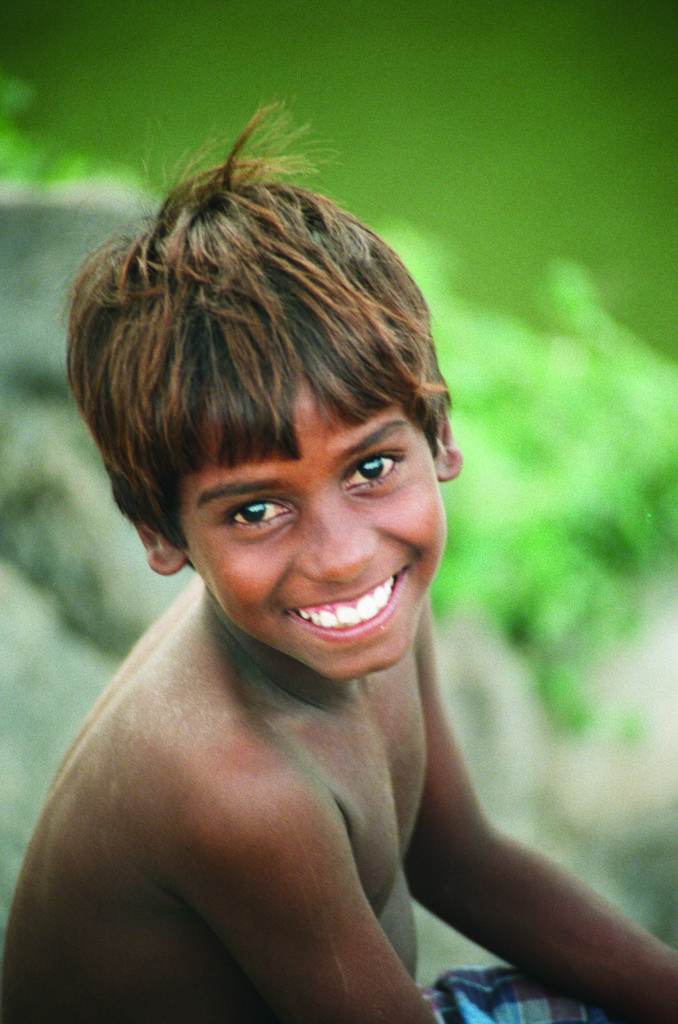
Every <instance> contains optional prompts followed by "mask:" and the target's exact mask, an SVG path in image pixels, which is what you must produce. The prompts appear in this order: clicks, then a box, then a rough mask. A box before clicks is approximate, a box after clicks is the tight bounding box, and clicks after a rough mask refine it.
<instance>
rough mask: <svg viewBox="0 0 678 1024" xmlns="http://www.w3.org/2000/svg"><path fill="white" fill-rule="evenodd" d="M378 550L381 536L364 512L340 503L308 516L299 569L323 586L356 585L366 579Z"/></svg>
mask: <svg viewBox="0 0 678 1024" xmlns="http://www.w3.org/2000/svg"><path fill="white" fill-rule="evenodd" d="M376 550H377V534H376V531H375V529H374V526H373V524H371V523H370V521H369V519H368V518H367V517H366V516H365V514H364V512H362V514H361V510H360V509H355V508H352V507H351V504H350V502H336V503H332V504H330V505H325V506H324V507H323V508H321V509H316V510H314V512H313V513H312V514H309V515H308V516H307V522H306V527H305V529H304V530H303V531H302V533H301V538H300V545H299V550H298V556H297V568H298V569H299V570H300V571H301V572H302V573H303V574H304V575H305V576H306V577H307V578H308V579H310V580H313V581H316V582H319V583H320V582H322V583H344V584H347V583H352V582H353V581H355V580H359V579H360V577H361V576H362V575H363V573H364V572H365V570H366V569H367V567H368V566H369V564H370V562H371V561H372V559H373V557H374V555H375V553H376Z"/></svg>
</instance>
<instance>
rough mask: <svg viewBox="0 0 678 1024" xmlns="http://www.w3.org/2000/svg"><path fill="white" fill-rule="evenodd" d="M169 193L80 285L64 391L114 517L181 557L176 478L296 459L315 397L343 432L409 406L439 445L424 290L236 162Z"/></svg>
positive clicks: (360, 233) (262, 161)
mask: <svg viewBox="0 0 678 1024" xmlns="http://www.w3.org/2000/svg"><path fill="white" fill-rule="evenodd" d="M267 120H268V121H269V122H270V110H263V111H260V112H259V114H257V115H256V116H255V117H254V118H253V119H252V120H251V121H250V123H249V124H248V125H247V127H246V128H245V130H244V131H243V133H242V134H241V135H240V137H239V138H238V140H237V141H236V143H235V145H234V146H233V148H232V150H231V152H230V154H229V156H228V158H227V159H226V161H225V162H223V163H220V164H219V165H218V166H216V167H213V168H211V169H209V170H205V171H201V172H199V173H197V174H194V175H192V176H190V177H188V178H187V179H186V180H184V181H182V182H181V183H180V184H179V185H177V186H176V187H175V188H174V189H173V190H172V191H171V193H170V195H169V196H168V198H167V200H166V201H165V203H164V204H163V206H162V207H161V208H160V210H159V212H158V213H157V215H156V216H154V217H152V218H150V219H149V220H148V221H147V222H146V223H145V224H144V225H143V227H142V229H141V230H140V231H139V232H138V233H137V234H135V235H134V236H133V237H129V236H128V237H116V238H114V239H112V240H110V241H108V242H107V243H105V244H104V245H102V246H101V247H100V248H99V249H97V250H96V251H95V252H93V253H92V254H90V255H89V257H88V258H87V259H86V260H85V262H84V264H83V266H82V268H81V269H80V272H79V274H78V276H77V278H76V280H75V282H74V284H73V287H72V296H71V308H70V318H69V337H68V375H69V382H70V385H71V388H72V390H73V393H74V395H75V399H76V401H77V404H78V407H79V409H80V412H81V414H82V416H83V418H84V419H85V421H86V423H87V424H88V426H89V428H90V430H91V432H92V435H93V436H94V439H95V441H96V443H97V445H98V447H99V449H100V451H101V454H102V457H103V460H104V464H105V466H106V469H107V471H108V474H109V477H110V479H111V484H112V489H113V496H114V498H115V500H116V502H117V504H118V506H119V508H120V509H121V511H122V512H123V513H124V514H125V515H126V516H127V517H128V518H129V519H131V520H132V522H135V523H143V524H145V525H147V526H150V527H151V528H153V529H155V530H158V531H159V532H160V533H161V534H162V535H163V536H165V537H166V538H167V539H168V540H169V541H171V542H172V543H174V544H176V545H177V546H183V542H184V540H183V535H182V531H181V524H180V519H179V511H180V510H179V481H180V479H181V477H182V476H183V475H185V474H186V473H189V472H191V471H193V470H196V469H198V468H199V467H200V466H202V465H204V464H206V463H207V462H209V461H219V462H223V463H225V464H227V465H229V466H233V465H237V464H238V463H241V462H243V461H246V460H258V459H263V458H266V457H268V456H271V455H278V456H281V457H283V458H291V459H294V458H297V457H298V454H299V453H298V448H297V441H296V438H295V433H294V428H293V413H294V401H295V397H296V395H297V394H298V391H299V388H300V386H301V385H305V386H307V387H308V388H309V389H310V391H311V393H312V394H313V395H314V397H315V399H316V400H317V401H318V403H319V404H320V405H321V406H322V407H325V408H327V409H328V410H329V411H331V412H332V413H334V414H335V415H337V416H338V417H339V418H340V419H341V420H343V421H345V422H347V423H351V424H353V423H359V422H362V421H364V420H366V419H368V418H369V417H370V416H372V415H374V413H375V412H376V411H378V410H380V409H383V408H385V407H387V406H390V405H398V406H400V407H401V408H402V409H403V410H404V412H405V413H406V415H407V416H408V417H409V418H410V419H411V420H412V421H413V422H415V423H416V424H418V425H419V426H420V427H421V429H422V430H423V432H424V434H425V435H426V438H427V440H428V442H429V444H430V445H431V447H432V449H433V448H434V447H435V440H436V434H437V430H438V427H439V424H440V421H441V417H442V416H444V413H445V410H446V406H447V404H448V402H449V398H448V393H447V389H446V387H445V384H444V382H443V380H442V377H441V375H440V371H439V369H438V365H437V362H436V358H435V353H434V349H433V343H432V341H431V336H430V325H429V315H428V309H427V307H426V303H425V302H424V300H423V298H422V296H421V293H420V292H419V289H418V288H417V286H416V285H415V283H414V281H413V280H412V278H411V277H410V275H409V273H408V272H407V270H406V269H405V267H404V266H403V264H402V263H401V261H400V259H399V258H398V257H397V256H396V254H395V253H394V252H393V251H392V250H391V249H390V248H389V246H387V245H386V244H385V242H383V241H382V240H381V239H380V238H379V237H378V236H377V235H376V234H374V232H373V231H371V230H370V229H369V228H368V227H366V226H365V225H364V224H362V223H361V222H360V221H359V220H357V219H356V218H355V217H353V216H351V214H349V213H346V212H345V211H344V210H342V209H340V208H339V207H338V206H336V205H335V204H334V203H333V202H332V201H330V200H329V199H327V198H326V197H324V196H322V195H319V194H317V193H315V192H312V191H308V190H307V189H305V188H300V187H298V186H295V185H291V184H289V183H287V182H286V181H285V180H284V176H285V173H286V172H288V171H289V164H288V163H286V161H285V159H284V158H278V159H269V158H266V157H264V156H249V157H246V156H245V155H243V151H244V150H245V146H246V143H248V142H250V140H251V139H252V136H253V135H257V134H260V131H261V127H262V125H263V124H265V123H266V121H267Z"/></svg>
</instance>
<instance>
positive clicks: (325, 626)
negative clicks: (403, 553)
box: [290, 570, 404, 635]
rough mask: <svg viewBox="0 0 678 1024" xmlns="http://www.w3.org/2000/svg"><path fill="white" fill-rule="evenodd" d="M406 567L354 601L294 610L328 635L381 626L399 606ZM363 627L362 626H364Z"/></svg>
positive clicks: (297, 616)
mask: <svg viewBox="0 0 678 1024" xmlns="http://www.w3.org/2000/svg"><path fill="white" fill-rule="evenodd" d="M403 575H404V570H401V571H400V572H398V573H396V574H395V575H394V576H389V577H388V579H386V580H384V582H383V583H380V584H379V585H378V586H376V587H374V588H373V589H372V590H369V591H367V593H365V594H362V595H360V596H359V597H356V598H355V599H354V600H352V601H338V602H336V603H335V604H321V605H312V606H308V607H306V608H293V609H291V610H290V613H291V614H292V615H293V616H295V617H296V618H299V619H301V620H302V621H303V622H304V623H305V624H306V625H308V626H309V627H311V628H314V629H315V630H319V631H320V632H323V633H327V634H332V633H333V634H335V635H336V634H342V635H348V634H349V633H350V634H351V635H355V634H356V633H358V632H364V630H365V627H366V626H371V625H373V624H374V625H380V624H381V623H382V622H383V621H384V620H385V619H386V618H387V617H388V616H389V615H390V613H391V611H392V610H393V608H394V607H395V602H396V597H397V593H398V591H399V589H400V588H399V583H400V580H401V578H402V576H403ZM361 627H362V628H361Z"/></svg>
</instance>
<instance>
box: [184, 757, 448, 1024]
mask: <svg viewBox="0 0 678 1024" xmlns="http://www.w3.org/2000/svg"><path fill="white" fill-rule="evenodd" d="M269 754H270V752H268V751H264V752H263V755H262V752H261V751H258V750H257V751H256V752H255V753H254V754H252V751H251V750H245V751H244V752H243V756H242V757H241V758H239V760H241V761H242V762H244V761H246V760H247V759H249V766H248V771H247V776H246V777H245V776H244V775H243V773H239V777H238V778H237V780H235V781H230V780H228V779H226V780H225V781H224V782H223V784H221V785H220V786H219V787H218V789H217V787H216V786H215V782H214V779H215V772H214V770H211V771H210V772H208V773H207V774H206V777H205V786H203V787H199V788H196V790H195V791H194V794H192V799H191V800H190V806H189V807H187V812H186V814H187V822H186V825H185V827H183V828H182V831H183V832H184V833H185V836H184V841H183V842H182V844H181V846H182V852H181V853H180V854H179V859H178V860H177V862H175V864H174V865H173V874H174V879H175V885H176V888H177V890H178V891H179V893H180V895H181V896H182V897H183V898H184V899H185V900H186V901H187V902H188V903H189V904H190V905H191V906H193V907H194V909H195V910H196V911H197V912H198V913H199V914H200V915H201V917H202V918H203V919H204V920H205V921H206V922H207V924H208V925H209V926H210V928H211V929H212V931H213V932H214V933H215V934H216V935H217V936H218V937H219V938H220V940H221V941H222V943H223V945H224V950H225V953H226V952H228V954H229V955H230V956H232V957H233V958H234V959H235V960H236V961H237V963H238V964H239V966H240V967H241V969H242V970H243V971H244V972H245V974H246V975H247V977H248V978H249V979H250V981H251V982H252V984H253V985H254V987H255V988H256V990H257V991H258V993H259V995H260V996H261V997H262V999H263V1000H264V1001H265V1003H266V1004H267V1005H268V1006H269V1007H270V1009H271V1010H272V1012H273V1014H274V1015H275V1018H276V1020H279V1021H280V1022H281V1024H318V1022H319V1021H322V1022H323V1024H356V1021H360V1022H361V1024H384V1021H389V1024H390V1022H393V1024H431V1013H430V1010H429V1009H428V1007H427V1006H426V1004H425V1002H424V1001H423V999H422V997H421V994H420V993H419V990H418V989H417V987H416V985H415V983H414V982H413V980H412V979H411V978H410V977H409V975H408V973H407V971H406V970H405V968H404V967H403V965H402V963H401V962H400V960H399V959H398V957H397V956H396V954H395V952H394V950H393V948H392V946H391V944H390V943H389V942H388V940H387V938H386V936H385V935H384V932H383V931H382V929H381V926H380V924H379V922H378V920H377V919H376V917H375V915H374V913H373V911H372V909H371V907H370V905H369V903H368V902H367V900H366V898H365V895H364V893H363V890H362V886H361V884H360V880H359V878H358V875H357V871H356V867H355V863H354V859H353V853H352V850H351V846H350V842H349V840H348V836H347V833H346V828H345V824H344V820H343V817H342V815H341V813H340V811H339V809H338V808H337V807H336V805H335V803H334V802H333V800H332V799H331V797H330V796H329V794H327V793H326V791H325V790H324V789H321V788H320V787H319V788H317V789H315V788H314V786H313V783H312V782H311V781H309V780H308V779H307V778H306V777H304V776H301V775H300V774H299V773H298V772H296V771H294V770H292V769H291V768H290V766H289V764H287V763H285V761H284V759H282V758H279V757H278V758H277V757H275V756H269ZM206 787H207V788H208V791H209V798H208V799H206V798H205V797H204V796H201V795H200V793H201V791H202V792H204V790H205V788H206ZM193 797H194V798H193Z"/></svg>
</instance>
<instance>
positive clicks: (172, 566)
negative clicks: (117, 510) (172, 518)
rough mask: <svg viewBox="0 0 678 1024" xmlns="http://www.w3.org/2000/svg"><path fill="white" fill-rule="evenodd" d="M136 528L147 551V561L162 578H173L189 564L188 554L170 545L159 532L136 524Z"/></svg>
mask: <svg viewBox="0 0 678 1024" xmlns="http://www.w3.org/2000/svg"><path fill="white" fill-rule="evenodd" d="M134 528H135V530H136V531H137V533H138V534H139V538H140V540H141V543H142V544H143V545H144V548H145V549H146V561H147V562H148V564H149V565H150V567H151V569H152V570H153V572H157V573H158V574H159V575H160V576H173V575H174V573H175V572H179V570H180V569H183V567H184V566H185V565H186V564H187V563H188V555H187V554H186V552H185V551H182V550H181V548H176V547H174V545H173V544H170V542H169V541H168V540H167V539H166V538H165V537H163V535H162V534H161V533H158V532H157V530H152V529H151V528H150V526H144V525H142V524H135V527H134Z"/></svg>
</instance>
